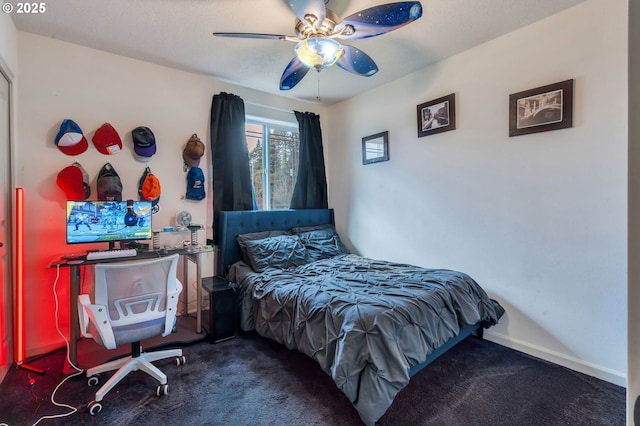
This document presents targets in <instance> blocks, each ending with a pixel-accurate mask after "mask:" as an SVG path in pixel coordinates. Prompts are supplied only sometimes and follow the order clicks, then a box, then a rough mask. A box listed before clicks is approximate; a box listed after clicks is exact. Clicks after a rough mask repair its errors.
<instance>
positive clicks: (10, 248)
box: [0, 57, 16, 382]
mask: <svg viewBox="0 0 640 426" xmlns="http://www.w3.org/2000/svg"><path fill="white" fill-rule="evenodd" d="M0 78H4V79H5V80H6V81H7V82H8V83H9V84H8V110H7V112H8V117H7V122H8V124H9V129H8V140H7V146H6V147H4V146H0V155H3V156H5V158H6V166H7V170H5V171H4V172H1V171H0V173H5V178H6V179H7V181H6V182H5V184H6V185H7V187H6V188H5V189H4V190H3V191H2V192H0V196H3V194H5V196H6V199H5V200H4V202H3V204H4V205H5V206H6V212H4V213H5V214H6V218H5V220H6V222H7V226H6V229H5V241H3V243H4V247H3V250H5V258H6V262H5V265H4V267H3V274H4V279H3V281H4V283H5V284H4V288H2V289H0V291H1V292H2V298H3V299H4V304H5V305H4V308H5V318H4V319H5V321H4V322H5V330H4V331H3V332H6V334H7V335H6V339H7V342H6V344H7V347H6V350H7V353H6V354H4V355H3V354H0V359H2V358H4V357H5V356H6V365H4V364H1V363H0V382H2V380H3V379H4V377H5V376H6V374H7V372H8V370H9V368H10V367H11V366H12V365H13V364H14V362H15V328H14V327H15V322H14V312H15V309H14V306H15V292H14V290H13V287H14V286H13V282H14V280H15V270H14V260H15V259H14V254H15V244H16V241H15V236H14V232H13V225H14V222H15V217H14V208H15V201H14V196H13V194H14V193H15V185H14V182H15V177H14V175H13V173H14V170H15V168H14V152H13V140H14V137H15V113H14V102H13V100H14V99H15V85H14V81H15V76H14V75H13V73H11V70H10V69H9V67H8V66H7V64H6V63H5V62H4V60H3V58H2V57H0ZM0 337H1V333H0ZM3 346H4V342H2V341H0V350H2V347H3Z"/></svg>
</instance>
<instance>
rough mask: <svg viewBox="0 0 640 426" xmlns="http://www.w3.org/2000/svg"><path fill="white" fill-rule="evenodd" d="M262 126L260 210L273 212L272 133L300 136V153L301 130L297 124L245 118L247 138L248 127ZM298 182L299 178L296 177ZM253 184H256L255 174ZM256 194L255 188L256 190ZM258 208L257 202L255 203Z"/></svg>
mask: <svg viewBox="0 0 640 426" xmlns="http://www.w3.org/2000/svg"><path fill="white" fill-rule="evenodd" d="M248 124H251V125H254V126H260V127H261V129H262V208H261V209H260V208H259V210H272V207H271V164H270V158H269V151H270V150H269V149H268V147H269V146H270V144H271V131H273V130H275V131H282V132H292V133H296V134H297V135H298V153H299V149H300V128H299V126H298V123H297V122H288V121H282V120H273V119H269V118H265V117H259V116H254V115H246V116H245V138H246V137H247V135H248V133H247V127H246V126H247V125H248ZM294 178H295V179H296V180H297V176H294ZM251 184H252V185H253V184H254V181H253V174H252V175H251ZM254 192H255V188H254ZM255 205H256V206H257V207H259V206H258V204H257V202H256V203H255Z"/></svg>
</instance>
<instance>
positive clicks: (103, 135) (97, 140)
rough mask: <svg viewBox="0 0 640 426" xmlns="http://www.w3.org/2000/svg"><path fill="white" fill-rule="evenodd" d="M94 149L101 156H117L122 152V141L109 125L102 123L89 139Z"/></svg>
mask: <svg viewBox="0 0 640 426" xmlns="http://www.w3.org/2000/svg"><path fill="white" fill-rule="evenodd" d="M91 140H92V141H93V144H94V145H95V147H96V149H97V150H98V151H100V152H101V153H102V154H106V155H112V154H117V153H119V152H120V151H121V150H122V140H121V139H120V136H119V135H118V132H116V129H114V128H113V126H112V125H111V124H109V123H104V124H103V125H102V126H100V128H99V129H98V130H96V132H95V133H94V135H93V138H92V139H91Z"/></svg>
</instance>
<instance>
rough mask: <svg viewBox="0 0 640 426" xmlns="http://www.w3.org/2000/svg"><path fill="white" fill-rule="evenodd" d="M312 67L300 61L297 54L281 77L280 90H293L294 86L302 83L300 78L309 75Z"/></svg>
mask: <svg viewBox="0 0 640 426" xmlns="http://www.w3.org/2000/svg"><path fill="white" fill-rule="evenodd" d="M310 69H311V68H309V67H307V66H306V65H305V64H303V63H302V62H300V59H298V57H297V56H296V57H295V58H293V59H292V60H291V62H289V65H287V67H286V68H285V69H284V72H283V73H282V77H280V90H291V89H293V88H294V86H295V85H296V84H298V83H300V80H302V79H303V78H304V76H305V75H307V72H309V70H310Z"/></svg>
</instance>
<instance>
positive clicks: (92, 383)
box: [87, 376, 98, 386]
mask: <svg viewBox="0 0 640 426" xmlns="http://www.w3.org/2000/svg"><path fill="white" fill-rule="evenodd" d="M87 384H88V385H89V386H95V385H97V384H98V378H97V377H96V376H92V377H89V378H88V379H87Z"/></svg>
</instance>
